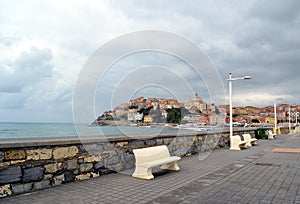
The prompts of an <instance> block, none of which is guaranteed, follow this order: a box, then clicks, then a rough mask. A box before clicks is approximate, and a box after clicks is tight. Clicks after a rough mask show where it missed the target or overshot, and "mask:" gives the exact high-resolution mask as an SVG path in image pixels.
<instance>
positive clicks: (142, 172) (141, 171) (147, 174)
mask: <svg viewBox="0 0 300 204" xmlns="http://www.w3.org/2000/svg"><path fill="white" fill-rule="evenodd" d="M132 176H133V177H135V178H140V179H153V178H154V176H153V175H152V169H151V168H146V167H138V166H137V167H135V171H134V173H133V174H132Z"/></svg>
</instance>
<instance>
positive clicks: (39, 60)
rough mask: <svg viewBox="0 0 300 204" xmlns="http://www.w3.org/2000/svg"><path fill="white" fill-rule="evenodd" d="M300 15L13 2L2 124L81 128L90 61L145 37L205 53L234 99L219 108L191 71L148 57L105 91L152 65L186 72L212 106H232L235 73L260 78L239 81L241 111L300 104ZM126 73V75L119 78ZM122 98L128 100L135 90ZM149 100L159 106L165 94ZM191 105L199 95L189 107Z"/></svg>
mask: <svg viewBox="0 0 300 204" xmlns="http://www.w3.org/2000/svg"><path fill="white" fill-rule="evenodd" d="M299 8H300V1H298V0H285V1H281V0H264V1H263V0H247V1H246V0H244V1H237V0H235V1H223V0H213V1H208V0H207V1H200V0H199V1H197V0H191V1H179V0H172V1H165V0H164V1H162V0H154V1H146V0H144V1H141V0H137V1H127V0H122V1H116V0H113V1H108V0H107V1H96V0H95V1H60V3H59V4H58V3H56V2H54V1H34V0H31V1H26V2H25V1H24V2H23V1H17V2H16V1H8V0H7V1H5V0H3V1H1V2H0V49H1V52H0V121H72V93H73V88H74V85H75V83H76V79H77V77H78V74H79V72H80V70H81V68H82V67H83V65H84V63H85V62H86V60H87V59H88V58H89V56H91V55H92V53H93V52H94V51H95V50H96V49H97V48H99V47H100V46H101V45H103V44H104V43H106V42H108V41H109V40H112V39H113V38H115V37H118V36H120V35H123V34H125V33H130V32H135V31H140V30H163V31H169V32H174V33H177V34H179V35H182V36H184V37H186V38H188V39H190V40H191V41H193V42H195V43H196V44H197V45H199V46H200V47H202V48H203V49H204V51H205V52H206V53H207V54H208V55H209V57H210V58H211V60H212V61H213V63H214V64H215V65H216V67H217V69H218V71H219V73H220V77H221V80H223V83H224V88H225V92H226V93H225V95H224V96H221V97H220V100H219V101H210V99H209V97H208V95H209V94H207V92H209V90H206V89H205V86H204V85H203V81H201V80H200V81H198V80H199V79H198V78H195V77H194V75H193V73H192V72H190V70H189V69H188V66H184V65H182V62H179V61H178V60H177V59H172V58H170V57H163V56H161V55H157V54H151V55H147V53H144V54H143V55H136V56H132V57H130V58H128V59H124V61H123V62H122V61H120V62H119V63H118V64H116V65H115V66H114V67H112V69H111V70H110V73H108V74H109V75H107V77H108V76H110V77H111V81H112V84H110V83H109V80H108V82H107V83H106V85H103V84H102V85H101V87H98V90H101V89H103V90H107V91H108V92H110V89H113V87H115V83H117V82H118V83H121V81H122V79H123V77H124V74H126V71H127V70H128V71H130V68H131V67H132V68H137V65H139V66H142V65H143V64H144V65H145V66H147V65H156V66H168V67H170V66H172V67H176V70H177V74H180V76H181V77H182V78H184V79H185V80H187V81H188V83H189V85H190V86H191V87H192V89H193V90H194V91H197V92H198V93H199V94H200V95H201V96H203V98H204V100H205V101H208V102H215V103H217V104H223V103H225V102H226V100H227V82H226V78H228V73H229V72H232V73H233V75H234V76H244V75H251V76H252V79H251V80H249V81H236V82H234V85H233V88H234V105H255V106H265V105H272V102H273V100H274V98H275V97H282V98H285V99H287V101H288V102H289V103H297V104H300V99H299V96H300V89H299V86H298V83H299V79H300V69H299V68H300V57H299V56H300V38H299V36H300V10H299ZM160 61H161V63H160ZM172 63H173V65H172ZM117 65H119V66H121V67H122V69H123V68H124V72H120V71H118V69H120V67H117ZM114 70H115V72H114ZM132 76H135V75H134V74H133V75H132ZM174 76H175V75H174ZM161 77H162V76H161ZM156 79H157V80H158V81H159V80H162V79H161V78H159V77H158V78H156ZM203 80H205V79H203ZM198 82H199V83H198ZM121 84H122V83H121ZM125 84H127V85H128V87H130V84H128V82H127V83H125ZM169 84H170V86H172V84H174V83H171V82H170V83H169ZM174 86H176V83H175V84H174ZM122 91H123V92H124V91H126V86H125V85H123V87H122ZM162 92H163V91H162ZM140 93H141V94H148V96H153V97H155V93H157V87H156V88H154V89H153V90H152V91H151V89H149V88H148V89H147V90H146V89H145V92H142V91H141V92H140ZM157 96H161V95H160V94H158V95H157ZM105 97H106V96H105V95H103V94H102V95H101V96H99V95H98V96H96V99H97V100H99V101H95V104H96V105H97V107H96V110H97V114H101V112H102V111H103V110H105V109H107V108H110V107H111V103H108V102H105V100H104V99H105ZM146 97H147V96H146ZM189 97H193V96H192V93H190V96H188V95H187V96H185V99H187V98H189ZM124 102H126V101H124ZM89 120H91V119H89ZM89 122H90V121H89Z"/></svg>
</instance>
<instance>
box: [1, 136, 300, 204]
mask: <svg viewBox="0 0 300 204" xmlns="http://www.w3.org/2000/svg"><path fill="white" fill-rule="evenodd" d="M280 147H283V148H300V135H280V136H277V138H276V139H275V140H259V141H258V145H257V146H254V147H251V148H249V149H245V150H242V151H229V150H215V151H211V152H205V153H201V154H198V155H193V156H190V157H185V158H182V160H181V161H180V162H179V166H180V167H181V170H180V171H178V172H161V171H158V172H156V174H155V178H154V179H153V180H141V179H136V178H133V177H131V175H130V173H131V171H127V172H124V173H117V174H109V175H104V176H101V177H98V178H94V179H90V180H85V181H79V182H73V183H68V184H64V185H61V186H58V187H55V188H50V189H45V190H41V191H38V192H33V193H28V194H24V195H18V196H13V197H9V198H4V199H0V203H1V204H6V203H22V204H23V203H30V204H35V203H90V204H92V203H152V204H156V203H195V204H196V203H300V153H275V152H272V149H273V148H280Z"/></svg>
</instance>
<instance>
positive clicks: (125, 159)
mask: <svg viewBox="0 0 300 204" xmlns="http://www.w3.org/2000/svg"><path fill="white" fill-rule="evenodd" d="M255 131H256V128H245V129H244V128H241V129H240V130H235V134H243V133H250V134H251V135H253V136H254V135H255ZM229 141H230V140H229V132H228V131H223V132H195V133H189V134H182V135H174V134H173V135H172V134H161V135H159V136H156V137H154V138H153V137H150V136H149V137H147V136H143V137H141V138H140V139H133V138H130V137H121V136H115V137H113V136H110V137H102V138H97V137H87V138H85V139H81V140H79V139H78V138H74V137H65V138H45V139H33V138H31V139H22V140H20V139H12V140H2V141H0V197H5V196H10V195H17V194H22V193H27V192H32V191H35V190H39V189H44V188H50V187H55V186H58V185H62V184H64V183H67V182H73V181H78V180H85V179H89V178H94V177H98V176H102V175H105V174H109V173H112V172H121V171H123V170H127V169H131V168H134V164H135V158H134V155H133V153H132V150H133V149H136V148H143V147H150V146H156V145H167V146H168V148H169V151H170V153H171V155H176V156H181V157H184V156H189V155H191V154H196V153H198V152H201V151H207V150H212V149H219V148H229Z"/></svg>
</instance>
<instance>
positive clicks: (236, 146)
mask: <svg viewBox="0 0 300 204" xmlns="http://www.w3.org/2000/svg"><path fill="white" fill-rule="evenodd" d="M241 148H246V142H245V141H242V139H241V137H240V136H239V135H234V136H231V137H230V150H241Z"/></svg>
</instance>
